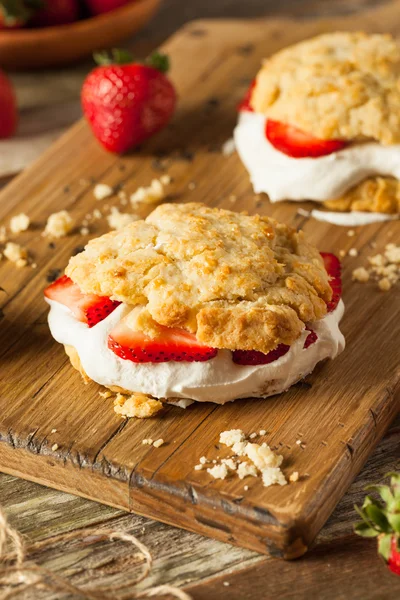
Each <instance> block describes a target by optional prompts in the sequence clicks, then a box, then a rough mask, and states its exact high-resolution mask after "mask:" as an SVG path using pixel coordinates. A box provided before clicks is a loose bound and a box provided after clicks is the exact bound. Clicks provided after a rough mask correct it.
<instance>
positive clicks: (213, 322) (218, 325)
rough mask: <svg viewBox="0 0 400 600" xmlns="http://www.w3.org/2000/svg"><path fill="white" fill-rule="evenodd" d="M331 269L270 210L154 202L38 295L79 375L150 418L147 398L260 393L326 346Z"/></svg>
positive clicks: (336, 284) (334, 308) (338, 338)
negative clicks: (117, 394)
mask: <svg viewBox="0 0 400 600" xmlns="http://www.w3.org/2000/svg"><path fill="white" fill-rule="evenodd" d="M339 271H340V266H339V263H338V261H337V259H336V258H335V257H333V256H332V255H326V256H321V255H320V254H319V252H318V250H317V249H316V248H314V247H313V246H312V245H310V244H309V243H308V242H307V241H306V240H305V237H304V233H303V232H301V231H299V232H298V231H295V230H294V229H292V228H291V227H288V226H286V225H283V224H281V223H278V222H277V221H275V220H274V219H270V218H268V217H261V216H258V215H256V216H249V215H248V214H246V213H240V214H239V213H234V212H231V211H228V210H222V209H217V208H209V207H207V206H205V205H203V204H196V203H190V204H164V205H161V206H159V207H158V208H156V209H155V210H154V212H152V213H151V214H150V215H149V216H148V217H147V219H146V220H144V221H135V222H133V223H130V224H128V225H126V226H125V227H123V228H122V229H120V230H117V231H113V232H111V233H108V234H106V235H103V236H101V237H99V238H97V239H94V240H92V241H91V242H89V244H88V245H87V246H86V248H85V250H84V251H83V252H81V253H80V254H78V255H76V256H74V257H72V258H71V259H70V261H69V264H68V266H67V269H66V275H63V276H62V277H61V278H60V279H58V280H57V281H56V282H54V283H52V284H51V285H50V286H49V287H48V288H47V289H46V290H45V296H46V299H47V301H48V302H49V304H50V306H51V310H50V314H49V324H50V329H51V331H52V333H53V336H54V337H55V339H56V340H57V341H59V342H60V343H62V344H63V345H64V347H65V350H66V353H67V354H68V356H69V357H70V360H71V363H72V365H73V366H74V367H75V369H77V370H78V371H79V372H80V373H81V375H82V377H83V379H84V381H85V383H87V382H88V381H90V380H94V381H96V382H97V383H100V384H102V385H104V386H106V387H108V388H109V389H110V390H112V391H114V392H120V393H122V394H128V395H129V394H133V393H135V394H136V396H135V402H133V400H132V398H130V400H129V403H128V404H129V407H130V408H129V411H128V408H127V407H128V404H127V405H126V406H125V405H124V406H125V408H124V409H123V410H124V411H125V409H126V411H128V412H126V411H125V412H126V415H125V416H129V415H132V414H133V412H134V411H133V407H135V411H136V412H135V415H136V416H150V413H151V410H150V408H151V406H153V408H154V407H157V409H158V408H160V405H159V404H154V400H153V399H154V398H158V399H162V400H163V401H164V400H168V401H170V402H171V401H173V402H174V403H178V404H179V405H181V403H182V400H183V401H184V402H186V401H187V399H189V400H198V401H213V402H219V403H223V402H227V401H230V400H233V399H235V398H238V397H247V396H262V397H267V396H269V395H271V394H275V393H278V392H281V391H284V390H286V389H288V388H289V387H290V386H291V385H292V384H293V383H294V382H295V381H298V380H299V379H301V378H302V377H303V376H305V374H307V373H309V372H310V371H312V369H313V368H314V366H315V364H316V363H317V362H319V361H320V360H323V359H324V358H327V357H331V358H333V357H334V356H336V354H337V353H338V352H340V351H341V350H342V348H343V345H344V342H343V336H342V335H341V333H340V331H339V329H338V323H339V321H340V318H341V315H342V313H343V306H342V303H341V301H340V272H339ZM137 394H139V395H141V396H140V397H139V396H137ZM143 394H145V395H146V396H149V397H150V400H149V401H148V402H147V404H146V410H144V408H143V401H142V400H143V398H142V395H143ZM150 405H151V406H150ZM139 409H140V410H139ZM147 409H148V410H147ZM118 410H119V411H121V410H122V408H121V406H119V407H118ZM128 413H129V414H128ZM121 414H122V413H121ZM124 414H125V413H124Z"/></svg>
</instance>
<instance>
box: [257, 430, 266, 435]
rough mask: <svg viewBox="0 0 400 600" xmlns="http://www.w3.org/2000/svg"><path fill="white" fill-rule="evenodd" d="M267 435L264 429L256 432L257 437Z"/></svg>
mask: <svg viewBox="0 0 400 600" xmlns="http://www.w3.org/2000/svg"><path fill="white" fill-rule="evenodd" d="M266 433H267V430H266V429H260V431H259V432H258V435H265V434H266Z"/></svg>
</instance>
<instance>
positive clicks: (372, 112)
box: [251, 32, 400, 144]
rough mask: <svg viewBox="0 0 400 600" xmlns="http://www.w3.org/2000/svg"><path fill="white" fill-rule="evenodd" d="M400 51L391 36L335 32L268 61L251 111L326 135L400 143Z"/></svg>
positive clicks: (254, 93)
mask: <svg viewBox="0 0 400 600" xmlns="http://www.w3.org/2000/svg"><path fill="white" fill-rule="evenodd" d="M399 74H400V49H399V47H398V45H397V44H396V42H395V41H394V40H393V38H392V37H391V36H390V35H380V34H375V35H368V34H366V33H362V32H358V33H348V32H336V33H327V34H324V35H320V36H318V37H315V38H313V39H311V40H306V41H304V42H300V43H299V44H295V45H294V46H290V47H289V48H285V49H284V50H281V51H280V52H278V53H277V54H275V55H274V56H272V57H271V58H269V59H267V60H266V61H265V62H264V66H263V68H262V69H261V71H260V72H259V73H258V75H257V79H256V86H255V88H254V91H253V95H252V98H251V106H252V107H253V109H254V110H255V111H256V112H258V113H262V114H264V115H265V116H267V117H269V118H270V119H276V120H278V121H281V122H284V123H290V124H291V125H294V126H296V127H298V128H299V129H302V130H303V131H307V132H308V133H311V134H313V135H314V136H315V137H318V138H322V139H345V140H349V141H354V140H362V139H374V140H377V141H379V142H380V143H381V144H397V143H399V142H400V86H399Z"/></svg>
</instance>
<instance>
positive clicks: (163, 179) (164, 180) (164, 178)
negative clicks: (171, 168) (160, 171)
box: [160, 174, 172, 185]
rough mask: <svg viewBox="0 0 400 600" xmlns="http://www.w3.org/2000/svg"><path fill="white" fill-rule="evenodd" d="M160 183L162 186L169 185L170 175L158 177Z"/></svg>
mask: <svg viewBox="0 0 400 600" xmlns="http://www.w3.org/2000/svg"><path fill="white" fill-rule="evenodd" d="M160 181H161V183H162V184H163V185H169V184H170V183H171V182H172V177H171V175H168V174H165V175H162V176H161V177H160Z"/></svg>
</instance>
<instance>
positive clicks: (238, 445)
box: [232, 442, 247, 456]
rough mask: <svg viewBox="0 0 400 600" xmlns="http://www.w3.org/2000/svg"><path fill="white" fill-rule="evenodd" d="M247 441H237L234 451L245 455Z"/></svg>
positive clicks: (238, 454)
mask: <svg viewBox="0 0 400 600" xmlns="http://www.w3.org/2000/svg"><path fill="white" fill-rule="evenodd" d="M246 446H247V442H235V443H234V444H233V446H232V451H233V452H234V453H235V454H236V456H244V455H245V449H246Z"/></svg>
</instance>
